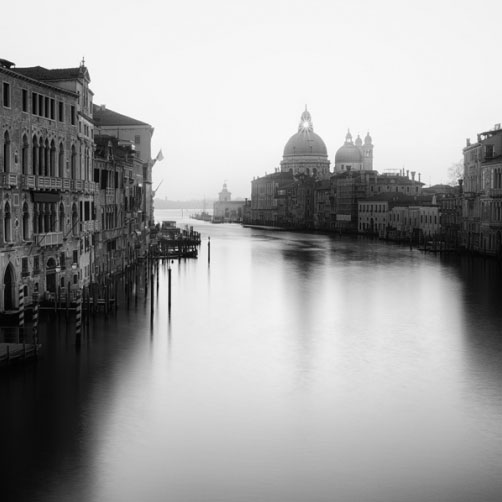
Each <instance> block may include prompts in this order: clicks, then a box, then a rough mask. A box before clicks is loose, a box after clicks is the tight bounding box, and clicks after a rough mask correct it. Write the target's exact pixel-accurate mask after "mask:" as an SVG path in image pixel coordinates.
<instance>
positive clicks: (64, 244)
mask: <svg viewBox="0 0 502 502" xmlns="http://www.w3.org/2000/svg"><path fill="white" fill-rule="evenodd" d="M89 85H90V76H89V72H88V70H87V68H86V67H85V65H84V63H83V62H82V64H81V65H80V66H79V67H76V68H66V69H57V70H49V69H46V68H42V67H40V66H36V67H31V68H16V67H14V65H13V64H12V63H10V62H8V61H6V60H0V141H1V143H2V147H1V148H0V220H1V222H2V225H1V230H0V280H1V281H2V282H1V286H2V287H1V288H0V313H6V312H13V311H16V310H17V308H18V304H19V291H20V290H22V291H23V294H24V297H25V301H24V304H25V305H27V306H28V307H29V306H30V304H31V303H32V302H33V301H34V300H36V299H44V298H45V299H50V300H52V299H55V298H56V299H57V298H61V297H62V296H63V295H64V296H66V297H67V298H70V297H71V298H74V297H75V296H76V295H78V294H80V292H81V290H82V288H85V287H88V286H89V285H90V284H91V283H92V282H93V281H99V280H102V279H103V278H104V277H105V276H107V275H109V274H112V273H114V272H117V271H119V270H121V268H122V267H123V266H124V264H127V262H128V261H130V260H133V259H136V258H137V257H138V256H141V255H143V254H144V253H145V252H146V251H147V240H146V236H147V230H148V224H149V223H150V220H153V218H152V214H151V213H152V210H151V206H149V205H148V200H150V201H151V197H150V198H148V196H147V194H148V186H150V190H151V184H150V183H149V182H150V180H151V163H152V162H151V159H149V160H148V162H146V161H145V160H144V158H138V155H137V154H135V153H134V148H133V146H134V143H133V142H131V141H127V140H122V139H120V140H118V139H117V138H112V137H108V138H106V139H104V140H103V133H102V132H101V131H99V133H97V134H95V133H96V132H97V131H95V118H94V117H93V112H94V110H95V107H94V106H93V103H92V101H93V93H92V91H91V89H90V87H89ZM146 126H147V125H143V123H142V125H141V126H140V129H141V130H144V131H145V133H144V134H145V139H144V140H140V141H142V144H143V145H144V146H145V148H146V150H145V154H144V155H145V156H146V157H145V158H147V157H149V155H150V150H149V149H150V141H149V140H150V138H151V131H153V129H152V128H151V127H150V126H148V127H146ZM95 149H96V153H97V155H96V158H95V156H94V152H95ZM135 236H136V237H135ZM137 242H141V245H140V246H139V248H136V243H137Z"/></svg>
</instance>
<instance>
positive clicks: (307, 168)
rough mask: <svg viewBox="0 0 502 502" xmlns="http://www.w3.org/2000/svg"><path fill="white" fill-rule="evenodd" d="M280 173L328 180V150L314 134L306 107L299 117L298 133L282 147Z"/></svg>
mask: <svg viewBox="0 0 502 502" xmlns="http://www.w3.org/2000/svg"><path fill="white" fill-rule="evenodd" d="M281 172H291V173H292V174H293V175H294V176H297V175H299V174H305V175H307V176H314V177H316V178H328V177H329V175H330V172H329V160H328V150H327V148H326V145H325V143H324V141H323V140H322V138H321V137H320V136H319V135H317V134H316V133H315V132H314V126H313V125H312V117H311V115H310V113H309V111H308V110H307V107H306V106H305V111H304V112H303V113H302V116H301V117H300V124H299V126H298V132H297V133H296V134H293V136H291V138H289V140H288V142H287V143H286V146H285V147H284V155H283V157H282V162H281Z"/></svg>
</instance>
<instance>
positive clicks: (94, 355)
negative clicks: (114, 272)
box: [0, 210, 502, 502]
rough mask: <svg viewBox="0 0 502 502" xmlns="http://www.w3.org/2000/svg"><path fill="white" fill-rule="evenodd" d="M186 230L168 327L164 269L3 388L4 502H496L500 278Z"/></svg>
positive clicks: (360, 252) (53, 333)
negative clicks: (194, 255)
mask: <svg viewBox="0 0 502 502" xmlns="http://www.w3.org/2000/svg"><path fill="white" fill-rule="evenodd" d="M188 214H189V211H185V212H184V214H183V218H181V212H176V211H167V210H166V211H157V213H156V219H157V221H161V220H163V219H178V221H179V222H180V224H182V225H184V224H191V225H194V228H195V229H196V230H200V231H201V232H202V235H203V243H202V245H201V250H200V255H199V258H198V259H197V260H181V261H175V262H174V263H173V265H172V309H171V313H170V315H169V313H168V308H167V264H166V263H164V264H163V265H161V266H160V280H159V287H158V292H157V288H156V287H155V288H154V289H155V295H156V296H155V300H154V306H155V312H154V316H153V319H152V318H151V316H150V294H151V291H150V289H149V290H148V297H146V298H145V295H144V285H140V286H139V296H138V300H137V303H135V302H134V300H133V301H131V308H130V310H129V311H127V310H126V309H125V305H124V302H123V301H122V304H121V306H120V308H119V311H118V313H117V315H116V316H114V315H112V316H109V317H108V319H105V317H104V315H103V314H100V315H97V316H95V317H94V318H93V319H92V320H91V322H90V326H89V332H88V333H86V334H85V336H84V338H83V343H82V346H81V348H80V350H78V351H77V350H76V348H75V344H74V341H75V340H74V334H73V326H72V325H71V324H67V323H66V321H65V319H64V317H62V318H60V319H53V320H51V321H50V322H48V323H45V325H43V326H41V342H42V343H43V351H42V354H41V357H40V360H39V361H38V362H37V363H36V364H29V365H26V366H24V367H21V368H16V369H11V370H9V371H2V372H1V373H0V397H1V413H0V427H1V430H2V431H3V432H4V435H3V438H2V447H1V458H2V465H1V466H0V467H1V473H2V474H1V479H2V487H3V490H4V493H5V490H6V492H7V495H8V498H7V500H30V501H42V502H46V501H51V502H52V501H58V502H59V501H67V500H73V501H106V502H108V501H113V502H115V501H139V500H141V501H173V502H199V501H200V502H202V501H204V502H206V501H215V502H216V501H218V502H227V501H228V502H240V501H245V502H248V501H249V502H251V501H273V502H275V501H278V502H282V501H284V502H294V501H298V502H300V501H302V502H303V501H330V502H331V501H343V502H345V501H349V502H350V501H354V502H356V501H357V502H361V501H372V502H373V501H382V502H383V501H386V502H387V501H413V502H414V501H416V502H419V501H420V502H428V501H430V502H432V501H435V502H436V501H441V502H443V501H452V502H453V501H456V502H458V501H466V502H467V501H473V500H476V501H486V502H492V501H493V502H494V501H496V500H500V494H501V493H502V481H500V466H501V464H502V429H501V427H500V424H501V423H502V336H501V332H502V330H501V327H502V309H501V308H500V291H501V289H502V288H501V287H502V268H501V266H500V264H498V263H497V262H495V261H487V260H480V259H473V258H463V259H460V258H457V257H446V258H440V257H437V256H433V255H425V254H423V253H421V252H419V251H417V250H413V251H410V250H409V248H407V247H399V246H395V245H391V244H386V243H383V242H380V241H376V240H365V239H357V238H348V237H342V238H340V237H333V236H327V235H318V234H302V233H289V232H271V231H264V230H256V229H250V228H242V227H241V226H238V225H227V224H223V225H211V224H204V223H200V222H196V221H194V220H189V219H188ZM208 235H210V236H211V261H210V264H208V256H207V241H208V239H207V237H208Z"/></svg>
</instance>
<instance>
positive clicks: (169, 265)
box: [167, 263, 171, 312]
mask: <svg viewBox="0 0 502 502" xmlns="http://www.w3.org/2000/svg"><path fill="white" fill-rule="evenodd" d="M167 308H168V310H169V312H171V263H168V264H167Z"/></svg>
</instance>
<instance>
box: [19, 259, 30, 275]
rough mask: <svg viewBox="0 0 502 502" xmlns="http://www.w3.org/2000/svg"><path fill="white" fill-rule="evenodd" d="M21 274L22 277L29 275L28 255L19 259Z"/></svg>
mask: <svg viewBox="0 0 502 502" xmlns="http://www.w3.org/2000/svg"><path fill="white" fill-rule="evenodd" d="M21 275H22V276H23V277H26V276H28V275H30V270H29V268H28V257H24V258H23V259H22V260H21Z"/></svg>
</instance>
